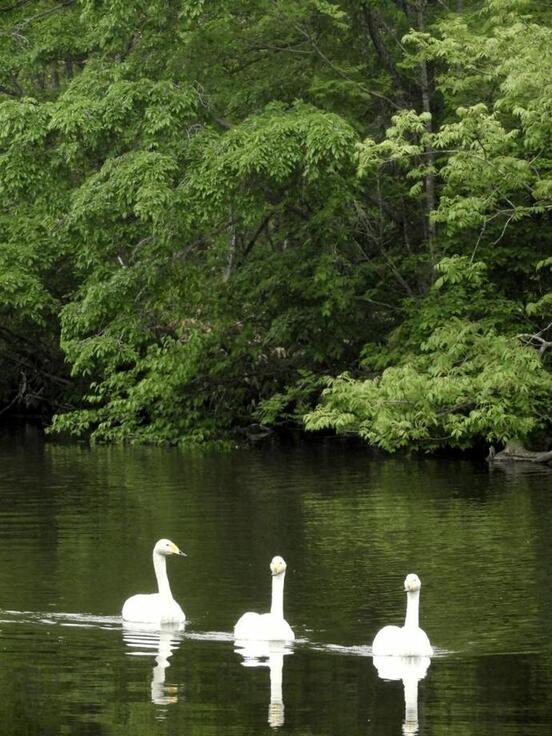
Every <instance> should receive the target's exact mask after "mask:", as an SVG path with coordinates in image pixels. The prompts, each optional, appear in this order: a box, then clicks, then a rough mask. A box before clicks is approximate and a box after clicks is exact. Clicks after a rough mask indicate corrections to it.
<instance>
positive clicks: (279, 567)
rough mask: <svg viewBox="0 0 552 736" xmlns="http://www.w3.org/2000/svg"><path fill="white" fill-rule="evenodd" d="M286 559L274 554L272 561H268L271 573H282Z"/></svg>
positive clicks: (284, 569)
mask: <svg viewBox="0 0 552 736" xmlns="http://www.w3.org/2000/svg"><path fill="white" fill-rule="evenodd" d="M286 567H287V565H286V561H285V560H284V558H283V557H280V555H276V557H273V558H272V562H271V563H270V572H271V573H272V575H273V576H274V575H282V573H284V572H285V571H286Z"/></svg>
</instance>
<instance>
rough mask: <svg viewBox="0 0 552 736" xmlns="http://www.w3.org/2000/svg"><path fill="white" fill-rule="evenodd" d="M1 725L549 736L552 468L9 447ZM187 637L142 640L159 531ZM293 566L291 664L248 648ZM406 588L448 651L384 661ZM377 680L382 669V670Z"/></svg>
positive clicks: (28, 442)
mask: <svg viewBox="0 0 552 736" xmlns="http://www.w3.org/2000/svg"><path fill="white" fill-rule="evenodd" d="M0 501H1V502H0V606H1V608H2V610H0V687H1V689H2V698H1V699H0V717H1V718H2V734H3V735H4V736H12V735H13V736H23V735H25V736H29V735H31V734H41V736H45V735H49V734H56V735H58V734H77V735H81V734H87V735H88V734H106V735H111V734H133V736H142V734H167V735H169V734H170V735H171V736H175V735H176V734H187V735H192V736H193V735H195V734H198V735H200V736H203V735H205V736H207V735H210V734H262V733H272V732H273V731H274V729H278V730H280V731H281V732H282V733H288V734H294V735H295V734H296V735H299V734H301V736H303V735H305V734H313V735H315V734H316V735H324V734H336V736H337V735H338V734H339V735H342V734H347V736H356V735H357V734H363V735H368V734H370V735H372V734H374V735H378V736H379V735H384V734H385V735H387V734H396V735H398V736H399V735H400V734H402V733H416V730H418V733H420V734H438V735H439V736H440V735H442V734H452V733H454V734H461V735H462V736H464V735H471V734H474V736H475V734H477V736H485V735H486V734H500V735H501V736H508V734H527V735H532V734H539V735H540V734H543V735H544V734H546V736H548V735H549V734H550V732H551V730H552V637H551V633H552V582H551V575H552V571H551V565H550V563H551V560H552V535H551V531H550V530H551V528H552V473H550V472H547V471H540V470H539V469H531V468H529V469H527V468H520V467H517V468H508V469H495V470H494V471H491V470H489V468H488V467H487V466H486V464H485V463H470V462H466V461H450V460H448V461H437V460H406V459H381V458H380V459H375V458H372V457H370V455H369V454H368V453H365V452H360V451H351V450H350V449H349V450H347V449H345V448H343V447H342V446H341V445H340V444H339V443H337V442H329V443H328V444H326V445H325V446H291V445H290V446H286V447H279V448H265V449H258V450H253V451H243V450H236V451H233V452H230V453H217V452H205V453H200V452H195V453H194V452H182V451H177V450H166V449H120V448H98V449H93V450H90V449H88V448H86V447H83V446H54V445H44V444H42V443H41V442H40V441H39V438H38V437H36V436H34V435H33V434H32V433H31V434H29V435H27V436H25V435H23V434H19V435H17V436H14V435H9V434H6V433H4V434H3V435H0ZM164 536H166V537H169V538H171V539H173V540H174V541H175V542H176V543H177V544H178V545H179V546H181V547H182V549H184V550H185V551H186V552H187V554H188V557H187V559H185V560H180V559H170V560H169V564H168V567H169V576H170V578H171V583H172V588H173V593H174V595H175V597H176V598H177V600H178V601H179V602H180V603H181V605H182V607H183V608H184V610H185V611H186V614H187V616H188V618H189V621H188V623H187V625H186V629H185V631H170V630H169V631H163V632H148V631H145V632H144V631H141V632H140V631H133V630H128V629H124V628H123V626H122V623H121V620H120V618H119V612H120V609H121V605H122V602H123V600H124V599H125V598H126V597H127V596H129V595H131V594H132V593H135V592H151V591H153V589H154V577H153V570H152V566H151V549H152V546H153V543H154V542H155V540H156V539H158V538H159V537H164ZM275 554H281V555H283V556H284V557H285V558H286V560H287V562H288V572H287V577H286V599H285V609H286V618H287V619H288V621H289V622H290V624H291V625H292V626H293V628H294V629H295V632H296V635H297V636H298V639H299V641H298V642H297V643H296V645H295V646H294V647H293V649H291V650H287V651H282V650H281V649H277V648H276V649H273V650H271V651H250V652H247V653H245V654H246V655H248V656H245V657H244V656H243V653H240V652H236V651H234V645H233V642H232V638H231V636H230V633H231V631H232V627H233V624H234V622H235V621H236V620H237V618H238V617H239V615H240V614H241V613H243V612H244V611H246V610H263V609H264V610H266V609H267V608H268V605H269V595H270V582H271V581H270V575H269V570H268V565H269V562H270V559H271V558H272V556H273V555H275ZM408 572H417V573H418V575H419V576H420V578H421V579H422V584H423V587H422V594H421V623H422V626H423V627H424V628H425V630H426V631H427V632H428V634H429V636H430V638H431V640H432V643H433V644H434V645H435V646H436V647H437V648H438V656H435V657H433V658H432V660H431V662H430V661H429V660H428V661H426V662H417V663H416V662H414V663H410V666H408V667H407V666H406V665H405V666H403V667H402V669H400V668H399V669H398V668H397V667H395V668H392V669H390V668H389V667H385V663H383V664H382V663H374V661H373V660H372V657H371V656H370V649H369V645H370V642H371V640H372V638H373V635H374V633H375V632H376V631H377V629H378V628H379V627H380V626H382V625H384V624H386V623H397V624H400V623H401V620H402V618H403V616H404V610H405V595H404V593H403V592H402V581H403V579H404V577H405V575H406V573H408ZM375 664H378V666H379V667H380V670H381V672H380V674H381V675H382V676H383V678H385V679H383V678H382V677H379V676H378V671H377V669H376V667H375Z"/></svg>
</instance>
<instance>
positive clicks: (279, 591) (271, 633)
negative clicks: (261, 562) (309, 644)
mask: <svg viewBox="0 0 552 736" xmlns="http://www.w3.org/2000/svg"><path fill="white" fill-rule="evenodd" d="M270 571H271V573H272V605H271V607H270V613H262V614H260V613H252V612H251V611H248V612H247V613H244V614H243V616H242V617H241V618H240V620H239V621H238V623H237V624H236V625H235V626H234V638H235V639H244V640H248V639H259V640H266V641H294V639H295V634H294V633H293V630H292V628H291V626H290V625H289V624H288V622H287V621H286V620H285V618H284V578H285V576H286V563H285V560H284V559H283V558H282V557H279V556H276V557H274V558H273V559H272V562H271V563H270Z"/></svg>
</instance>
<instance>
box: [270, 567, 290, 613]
mask: <svg viewBox="0 0 552 736" xmlns="http://www.w3.org/2000/svg"><path fill="white" fill-rule="evenodd" d="M285 576H286V574H285V572H283V573H281V574H280V575H274V576H273V577H272V605H271V607H270V613H271V614H272V615H273V616H274V617H275V618H284V578H285Z"/></svg>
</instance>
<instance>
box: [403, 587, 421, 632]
mask: <svg viewBox="0 0 552 736" xmlns="http://www.w3.org/2000/svg"><path fill="white" fill-rule="evenodd" d="M419 612H420V591H419V590H414V591H409V592H408V593H407V594H406V618H405V621H404V626H405V628H407V629H417V628H418V627H419Z"/></svg>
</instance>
